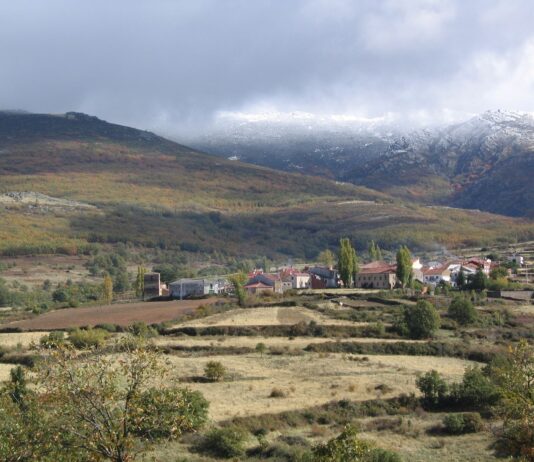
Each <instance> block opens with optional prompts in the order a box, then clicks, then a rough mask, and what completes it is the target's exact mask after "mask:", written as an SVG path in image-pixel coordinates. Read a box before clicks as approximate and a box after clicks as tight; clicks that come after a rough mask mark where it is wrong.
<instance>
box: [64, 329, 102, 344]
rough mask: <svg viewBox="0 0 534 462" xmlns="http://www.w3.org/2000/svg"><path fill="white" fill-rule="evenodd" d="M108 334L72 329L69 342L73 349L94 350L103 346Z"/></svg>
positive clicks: (99, 330)
mask: <svg viewBox="0 0 534 462" xmlns="http://www.w3.org/2000/svg"><path fill="white" fill-rule="evenodd" d="M108 337H109V332H106V331H105V330H102V329H85V330H83V329H74V330H73V331H71V332H70V333H69V342H70V343H72V345H73V346H74V347H75V348H96V347H100V346H102V345H103V344H104V342H105V341H106V340H107V339H108Z"/></svg>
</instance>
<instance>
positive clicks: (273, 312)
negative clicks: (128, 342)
mask: <svg viewBox="0 0 534 462" xmlns="http://www.w3.org/2000/svg"><path fill="white" fill-rule="evenodd" d="M311 321H315V322H317V323H320V324H321V325H325V326H328V325H330V326H345V325H349V326H350V325H354V326H359V325H367V323H354V322H351V321H344V320H338V319H332V318H329V317H327V316H324V315H322V314H321V313H318V312H316V311H313V310H309V309H307V308H304V307H276V306H275V307H268V308H245V309H237V310H232V311H227V312H225V313H221V314H216V315H213V316H208V317H206V318H202V319H195V320H192V321H187V322H183V323H179V324H176V325H174V326H172V327H208V326H278V325H293V324H297V323H299V322H307V323H309V322H311ZM172 327H171V328H172Z"/></svg>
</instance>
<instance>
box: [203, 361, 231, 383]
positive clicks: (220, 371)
mask: <svg viewBox="0 0 534 462" xmlns="http://www.w3.org/2000/svg"><path fill="white" fill-rule="evenodd" d="M225 375H226V368H225V367H224V366H223V364H222V363H221V362H220V361H209V362H208V363H207V364H206V367H204V376H205V377H206V378H207V379H208V380H210V381H211V382H222V381H223V380H224V377H225Z"/></svg>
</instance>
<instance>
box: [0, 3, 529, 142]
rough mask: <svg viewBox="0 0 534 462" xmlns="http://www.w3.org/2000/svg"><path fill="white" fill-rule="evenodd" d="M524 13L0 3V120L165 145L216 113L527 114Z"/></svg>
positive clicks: (443, 6)
mask: <svg viewBox="0 0 534 462" xmlns="http://www.w3.org/2000/svg"><path fill="white" fill-rule="evenodd" d="M532 24H534V7H533V5H532V1H531V0H441V1H438V0H172V1H171V0H150V1H149V0H143V1H142V0H33V1H30V0H16V1H14V0H0V53H1V54H0V58H1V64H0V107H2V108H5V109H14V108H21V109H27V110H30V111H34V112H65V111H69V110H77V111H83V112H88V113H91V114H95V115H98V116H99V117H102V118H105V119H107V120H110V121H115V122H120V123H125V124H130V125H134V126H137V127H142V128H151V129H154V130H156V131H162V132H166V133H169V134H177V135H180V134H183V133H186V132H187V131H188V130H190V129H193V128H201V129H202V128H203V127H206V126H207V124H209V123H210V121H211V120H212V119H213V117H214V116H216V115H217V114H219V113H220V112H224V111H230V112H234V111H235V112H246V113H249V112H252V113H255V112H263V111H282V112H290V111H305V112H311V113H327V114H344V115H356V116H361V117H380V116H383V115H384V114H388V113H394V114H405V115H406V116H407V117H412V118H415V119H420V120H436V119H437V120H443V119H447V118H450V119H454V118H458V117H461V116H462V115H465V114H470V113H475V112H480V111H483V110H486V109H498V108H501V109H510V110H520V111H528V112H534V91H533V90H534V88H533V86H534V28H533V27H532Z"/></svg>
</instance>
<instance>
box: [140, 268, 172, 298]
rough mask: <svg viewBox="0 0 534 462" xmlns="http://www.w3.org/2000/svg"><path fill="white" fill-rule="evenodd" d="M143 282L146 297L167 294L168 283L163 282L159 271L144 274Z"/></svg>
mask: <svg viewBox="0 0 534 462" xmlns="http://www.w3.org/2000/svg"><path fill="white" fill-rule="evenodd" d="M143 284H144V285H143V296H144V297H148V298H152V297H161V296H162V295H166V293H165V292H166V291H167V285H166V284H162V283H161V279H160V274H159V273H146V274H145V275H144V280H143Z"/></svg>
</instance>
